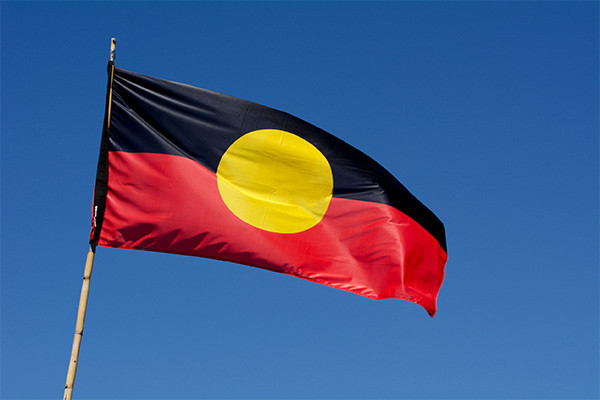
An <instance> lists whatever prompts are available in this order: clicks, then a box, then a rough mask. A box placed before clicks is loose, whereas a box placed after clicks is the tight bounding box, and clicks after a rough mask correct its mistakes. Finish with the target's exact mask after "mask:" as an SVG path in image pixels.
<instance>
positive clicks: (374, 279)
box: [98, 152, 447, 316]
mask: <svg viewBox="0 0 600 400" xmlns="http://www.w3.org/2000/svg"><path fill="white" fill-rule="evenodd" d="M98 245H100V246H105V247H117V248H126V249H138V250H150V251H159V252H167V253H176V254H185V255H191V256H199V257H206V258H213V259H218V260H226V261H232V262H236V263H240V264H246V265H250V266H255V267H259V268H263V269H267V270H271V271H276V272H281V273H284V274H288V275H293V276H296V277H300V278H303V279H307V280H309V281H313V282H317V283H321V284H324V285H328V286H331V287H335V288H338V289H342V290H346V291H349V292H352V293H356V294H359V295H362V296H366V297H369V298H372V299H385V298H398V299H404V300H408V301H412V302H414V303H417V304H419V305H421V306H423V307H424V308H425V309H426V310H427V312H428V313H429V314H430V315H431V316H433V314H434V313H435V311H436V299H437V295H438V291H439V288H440V286H441V284H442V281H443V277H444V265H445V263H446V260H447V255H446V253H445V252H444V251H443V250H442V249H441V247H440V246H439V244H438V242H437V241H436V240H435V239H434V238H433V237H432V236H431V235H430V234H429V232H427V231H426V230H425V229H424V228H422V227H421V226H420V225H419V224H417V223H416V222H414V221H413V220H412V219H411V218H409V217H407V216H406V215H404V214H403V213H402V212H400V211H399V210H397V209H395V208H393V207H391V206H388V205H386V204H381V203H373V202H365V201H357V200H349V199H343V198H336V197H334V198H332V199H331V202H330V204H329V208H328V209H327V212H326V213H325V216H324V217H323V219H322V220H321V221H320V222H319V223H318V224H317V225H315V226H314V227H312V228H310V229H308V230H306V231H303V232H299V233H291V234H290V233H286V234H282V233H275V232H269V231H265V230H261V229H258V228H256V227H254V226H252V225H250V224H248V223H246V222H244V221H242V220H241V219H239V218H238V217H236V216H235V215H234V214H233V213H232V212H231V211H230V210H229V209H228V208H227V206H226V205H225V203H224V202H223V200H222V198H221V196H220V193H219V190H218V185H217V177H216V175H215V173H214V172H212V171H210V170H208V169H206V168H205V167H203V166H202V165H200V164H198V163H197V162H195V161H193V160H190V159H188V158H184V157H179V156H172V155H164V154H154V153H127V152H110V153H109V183H108V194H107V199H106V211H105V215H104V220H103V225H102V231H101V234H100V239H99V242H98Z"/></svg>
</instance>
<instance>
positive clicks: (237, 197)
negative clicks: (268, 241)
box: [217, 129, 333, 233]
mask: <svg viewBox="0 0 600 400" xmlns="http://www.w3.org/2000/svg"><path fill="white" fill-rule="evenodd" d="M217 181H218V186H219V192H220V194H221V197H222V199H223V201H224V202H225V204H226V205H227V207H228V208H229V209H230V210H231V212H232V213H233V214H235V215H236V216H237V217H238V218H240V219H241V220H243V221H244V222H246V223H248V224H250V225H253V226H255V227H257V228H260V229H264V230H266V231H270V232H278V233H297V232H302V231H304V230H307V229H309V228H311V227H313V226H315V225H316V224H317V223H318V222H319V221H320V220H321V219H322V218H323V216H324V215H325V212H326V211H327V207H328V206H329V202H330V201H331V195H332V190H333V175H332V172H331V167H330V166H329V163H328V162H327V159H326V158H325V156H324V155H323V154H322V153H321V152H320V151H319V150H318V149H317V148H316V147H314V146H313V145H312V144H310V143H309V142H307V141H306V140H304V139H302V138H300V137H299V136H296V135H294V134H292V133H290V132H286V131H282V130H278V129H261V130H257V131H253V132H249V133H247V134H245V135H244V136H242V137H240V138H239V139H238V140H236V141H235V142H234V143H233V144H232V145H231V146H230V147H229V148H228V149H227V151H226V152H225V154H223V157H222V158H221V161H220V162H219V167H218V169H217Z"/></svg>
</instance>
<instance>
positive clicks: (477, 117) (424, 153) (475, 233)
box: [1, 1, 599, 399]
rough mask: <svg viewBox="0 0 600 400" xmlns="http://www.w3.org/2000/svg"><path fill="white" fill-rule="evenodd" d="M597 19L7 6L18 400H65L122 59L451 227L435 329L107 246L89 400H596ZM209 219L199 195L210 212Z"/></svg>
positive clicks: (255, 7)
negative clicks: (396, 183)
mask: <svg viewBox="0 0 600 400" xmlns="http://www.w3.org/2000/svg"><path fill="white" fill-rule="evenodd" d="M598 11H599V10H598V2H448V3H436V2H381V3H379V2H364V3H363V2H347V3H344V2H326V3H319V2H301V3H295V2H285V3H280V2H247V3H237V2H225V3H209V2H179V3H161V2H49V3H45V2H44V3H42V2H4V1H3V2H2V3H1V18H2V20H1V25H2V27H1V45H2V54H1V74H2V75H1V96H2V97H1V106H2V109H1V134H2V141H1V173H2V176H1V182H2V187H1V196H2V197H1V200H2V201H1V205H2V210H1V224H2V230H1V257H2V258H1V263H2V264H1V265H2V269H1V285H2V286H1V289H2V292H1V304H2V306H1V307H2V308H1V359H2V364H1V397H2V398H3V399H4V398H6V399H23V398H42V399H46V398H47V399H50V398H61V396H62V393H63V388H64V383H65V378H66V372H67V364H68V360H69V356H70V351H71V343H72V339H73V333H74V328H75V318H76V310H77V304H78V301H79V293H80V288H81V279H82V276H83V267H84V261H85V255H86V252H87V240H88V234H89V230H90V220H91V200H92V190H93V183H94V177H95V173H96V162H97V157H98V149H99V142H100V133H101V126H102V119H103V115H104V100H105V89H106V62H107V59H108V50H109V44H110V38H111V37H113V36H114V37H116V38H117V39H118V42H117V58H116V65H117V66H118V67H120V68H124V69H128V70H131V71H135V72H138V73H141V74H145V75H152V76H157V77H161V78H165V79H170V80H175V81H179V82H183V83H188V84H192V85H195V86H200V87H204V88H207V89H211V90H214V91H218V92H222V93H226V94H230V95H233V96H237V97H241V98H244V99H248V100H252V101H255V102H258V103H261V104H264V105H267V106H270V107H274V108H277V109H280V110H284V111H287V112H289V113H291V114H294V115H296V116H298V117H300V118H302V119H304V120H307V121H309V122H311V123H313V124H315V125H317V126H319V127H321V128H323V129H325V130H327V131H328V132H330V133H332V134H334V135H336V136H338V137H340V138H341V139H343V140H345V141H347V142H349V143H350V144H352V145H354V146H355V147H357V148H359V149H361V150H363V151H364V152H366V153H367V154H369V155H370V156H372V157H373V158H374V159H376V160H377V161H379V162H380V163H381V164H382V165H383V166H384V167H386V168H387V169H388V170H389V171H390V172H392V173H393V174H394V175H395V176H396V177H397V178H398V179H399V180H400V181H401V182H403V183H404V185H405V186H406V187H407V188H408V189H409V190H410V191H411V192H412V193H413V194H415V195H416V196H417V197H418V198H419V199H420V200H421V201H423V203H425V204H426V205H427V206H428V207H429V208H430V209H431V210H433V211H434V212H435V213H436V215H437V216H438V217H439V218H440V219H441V220H442V221H443V222H444V224H445V226H446V231H447V241H448V251H449V261H448V264H447V266H446V278H445V281H444V284H443V285H442V288H441V291H440V294H439V298H438V313H437V315H436V316H435V317H434V318H433V319H432V318H430V317H429V316H428V315H427V313H426V312H425V311H424V310H423V309H422V308H421V307H420V306H417V305H416V304H413V303H409V302H406V301H400V300H384V301H374V300H369V299H366V298H363V297H361V296H357V295H353V294H350V293H346V292H343V291H340V290H336V289H332V288H329V287H325V286H322V285H318V284H314V283H310V282H307V281H304V280H301V279H296V278H292V277H289V276H285V275H281V274H276V273H272V272H267V271H264V270H260V269H256V268H250V267H245V266H241V265H236V264H231V263H225V262H218V261H212V260H205V259H200V258H193V257H184V256H176V255H166V254H158V253H149V252H143V251H127V250H116V249H107V248H99V249H98V251H97V254H96V262H95V266H94V273H93V276H92V285H91V294H90V298H89V306H88V314H87V320H86V327H85V335H84V337H83V343H82V347H81V355H80V363H79V369H78V374H77V380H76V382H75V391H74V397H75V398H81V399H100V398H113V399H117V398H121V399H133V398H235V399H244V398H336V399H337V398H361V399H363V398H364V399H366V398H382V399H391V398H531V399H538V398H589V399H592V398H598V396H599V380H598V379H599V378H598V376H599V347H598V337H599V329H598V328H599V306H598V304H599V295H598V286H599V274H598V269H599V268H598V267H599V265H598V264H599V263H598V261H599V259H598V255H599V245H598V243H599V234H598V225H599V213H598V205H599V196H598V192H599V183H598V182H599V179H598V178H599V177H598V166H599V163H598V152H599V141H598V136H599V135H598V130H599V117H598V109H599V104H598V93H599V87H598V86H599V85H598V67H599V65H598V47H599V46H598V32H599V27H598ZM200 206H201V199H199V207H200Z"/></svg>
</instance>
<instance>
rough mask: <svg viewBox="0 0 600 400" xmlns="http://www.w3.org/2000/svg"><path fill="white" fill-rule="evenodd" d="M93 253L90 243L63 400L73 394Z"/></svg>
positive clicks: (68, 399)
mask: <svg viewBox="0 0 600 400" xmlns="http://www.w3.org/2000/svg"><path fill="white" fill-rule="evenodd" d="M94 255H95V251H94V249H93V248H92V246H91V245H90V247H89V250H88V253H87V258H86V260H85V271H84V273H83V284H82V285H81V296H80V297H79V309H78V311H77V323H76V324H75V337H74V338H73V349H72V350H71V361H70V362H69V370H68V372H67V383H66V385H65V394H64V396H63V400H71V397H72V396H73V385H74V384H75V373H76V372H77V362H78V360H79V347H80V346H81V338H82V337H83V323H84V322H85V311H86V309H87V301H88V295H89V292H90V279H91V278H92V268H93V267H94Z"/></svg>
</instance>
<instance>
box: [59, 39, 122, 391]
mask: <svg viewBox="0 0 600 400" xmlns="http://www.w3.org/2000/svg"><path fill="white" fill-rule="evenodd" d="M116 44H117V39H115V38H112V39H111V41H110V59H109V77H108V79H109V84H108V91H107V100H106V115H107V118H105V121H104V124H105V126H104V129H105V130H108V128H109V127H110V111H111V103H112V81H113V76H114V71H115V65H114V61H115V47H116ZM95 254H96V244H95V243H90V246H89V249H88V253H87V257H86V260H85V270H84V273H83V284H82V285H81V295H80V297H79V308H78V310H77V322H76V324H75V336H74V338H73V348H72V349H71V360H70V361H69V369H68V371H67V383H66V384H65V393H64V396H63V400H71V398H72V396H73V386H74V385H75V374H76V372H77V363H78V362H79V348H80V346H81V339H82V337H83V324H84V322H85V312H86V310H87V302H88V296H89V292H90V280H91V278H92V269H93V267H94V256H95Z"/></svg>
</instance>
